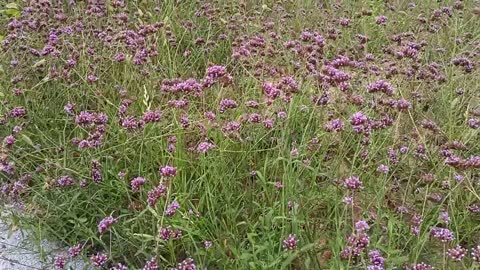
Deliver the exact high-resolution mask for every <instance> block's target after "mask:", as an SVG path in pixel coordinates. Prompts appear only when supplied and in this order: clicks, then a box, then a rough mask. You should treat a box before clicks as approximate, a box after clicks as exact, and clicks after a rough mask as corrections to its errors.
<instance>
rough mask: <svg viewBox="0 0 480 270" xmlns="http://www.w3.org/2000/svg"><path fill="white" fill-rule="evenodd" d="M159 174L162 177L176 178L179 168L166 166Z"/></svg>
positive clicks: (161, 168)
mask: <svg viewBox="0 0 480 270" xmlns="http://www.w3.org/2000/svg"><path fill="white" fill-rule="evenodd" d="M159 172H160V175H162V176H163V177H174V176H175V175H177V168H175V167H172V166H168V165H166V166H163V167H160V169H159Z"/></svg>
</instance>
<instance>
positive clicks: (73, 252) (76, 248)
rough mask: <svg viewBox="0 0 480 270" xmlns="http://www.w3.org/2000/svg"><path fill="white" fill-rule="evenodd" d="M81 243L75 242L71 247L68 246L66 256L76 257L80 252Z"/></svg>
mask: <svg viewBox="0 0 480 270" xmlns="http://www.w3.org/2000/svg"><path fill="white" fill-rule="evenodd" d="M82 249H83V247H82V245H81V244H77V245H75V246H73V247H70V248H69V249H68V256H70V257H72V258H74V257H77V256H78V255H79V254H80V253H81V252H82Z"/></svg>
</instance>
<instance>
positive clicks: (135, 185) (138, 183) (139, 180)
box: [130, 176, 145, 192]
mask: <svg viewBox="0 0 480 270" xmlns="http://www.w3.org/2000/svg"><path fill="white" fill-rule="evenodd" d="M143 184H145V178H143V177H140V176H138V177H135V178H133V179H132V180H131V181H130V186H131V187H132V191H133V192H138V191H140V188H141V187H142V186H143Z"/></svg>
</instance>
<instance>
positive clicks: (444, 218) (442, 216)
mask: <svg viewBox="0 0 480 270" xmlns="http://www.w3.org/2000/svg"><path fill="white" fill-rule="evenodd" d="M439 215H440V219H441V220H442V221H443V222H444V223H445V224H448V223H449V222H450V216H449V215H448V212H447V211H441V212H440V214H439Z"/></svg>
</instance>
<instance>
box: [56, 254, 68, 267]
mask: <svg viewBox="0 0 480 270" xmlns="http://www.w3.org/2000/svg"><path fill="white" fill-rule="evenodd" d="M66 264H67V258H66V257H65V256H63V255H57V256H55V260H54V265H55V269H59V270H61V269H65V265H66Z"/></svg>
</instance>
